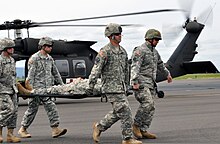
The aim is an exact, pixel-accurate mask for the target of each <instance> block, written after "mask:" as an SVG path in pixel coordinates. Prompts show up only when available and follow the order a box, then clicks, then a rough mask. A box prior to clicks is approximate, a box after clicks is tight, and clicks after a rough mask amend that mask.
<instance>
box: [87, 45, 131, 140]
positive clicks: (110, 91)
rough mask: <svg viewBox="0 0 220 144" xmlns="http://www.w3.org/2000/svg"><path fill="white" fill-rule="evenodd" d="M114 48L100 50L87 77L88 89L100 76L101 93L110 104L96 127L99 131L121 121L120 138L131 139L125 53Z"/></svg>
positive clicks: (107, 46) (108, 46)
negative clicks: (110, 108) (108, 110)
mask: <svg viewBox="0 0 220 144" xmlns="http://www.w3.org/2000/svg"><path fill="white" fill-rule="evenodd" d="M117 49H118V48H116V47H114V46H113V45H112V44H111V43H109V44H107V45H106V46H104V47H103V48H101V50H100V52H99V54H98V55H97V57H96V60H95V64H94V66H93V69H92V71H91V74H90V77H89V87H90V88H92V89H93V87H94V85H95V84H96V81H97V79H98V78H99V77H100V76H101V83H102V92H103V93H106V96H107V98H108V101H109V102H110V103H111V104H112V108H113V110H112V111H110V112H109V113H108V114H107V115H106V116H105V117H104V118H103V119H102V120H101V121H100V122H99V124H98V125H97V127H98V128H99V130H100V131H105V130H107V129H108V128H110V127H111V126H112V125H113V124H114V123H115V122H117V121H118V120H121V129H122V136H123V137H122V138H123V139H129V138H132V128H131V125H132V115H131V109H130V106H129V103H128V100H127V97H126V96H125V91H126V85H127V84H128V82H129V81H128V69H127V63H128V62H127V60H128V58H127V52H126V51H125V49H124V48H122V47H121V46H120V48H119V50H117Z"/></svg>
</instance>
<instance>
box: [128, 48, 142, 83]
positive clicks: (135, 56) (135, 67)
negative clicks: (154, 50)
mask: <svg viewBox="0 0 220 144" xmlns="http://www.w3.org/2000/svg"><path fill="white" fill-rule="evenodd" d="M131 60H132V63H131V85H134V84H138V83H139V82H138V77H139V74H140V67H141V64H142V62H143V53H142V52H141V50H140V49H139V48H138V47H136V48H135V49H134V50H133V53H132V57H131Z"/></svg>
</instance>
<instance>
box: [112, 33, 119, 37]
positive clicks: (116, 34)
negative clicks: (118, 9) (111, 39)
mask: <svg viewBox="0 0 220 144" xmlns="http://www.w3.org/2000/svg"><path fill="white" fill-rule="evenodd" d="M113 35H115V36H120V35H121V33H114V34H113Z"/></svg>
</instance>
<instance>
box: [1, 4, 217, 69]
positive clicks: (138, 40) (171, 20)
mask: <svg viewBox="0 0 220 144" xmlns="http://www.w3.org/2000/svg"><path fill="white" fill-rule="evenodd" d="M183 1H184V2H186V3H189V4H190V5H191V3H192V0H166V1H165V0H154V1H150V0H120V1H119V0H108V1H107V0H78V1H70V0H53V1H51V0H37V1H30V0H19V1H18V0H7V1H2V2H1V6H2V7H1V9H0V13H1V16H0V24H3V23H4V22H5V21H13V20H14V19H21V20H31V21H32V22H48V21H58V20H68V19H77V18H87V17H95V16H104V15H114V14H124V13H132V12H142V11H148V10H159V9H181V8H183V7H180V2H183ZM209 6H211V7H214V9H213V21H212V26H209V25H208V23H209V22H208V23H206V24H205V25H206V26H205V28H204V30H203V31H202V33H201V35H200V36H199V38H198V40H197V44H198V48H197V51H198V54H197V55H196V56H195V58H194V61H212V62H213V63H214V65H216V67H217V68H218V70H220V63H219V61H220V54H219V51H218V50H219V49H220V42H219V38H220V27H219V25H220V17H219V13H220V0H195V2H194V4H193V5H192V9H191V14H190V17H191V18H192V19H193V18H194V17H199V15H201V14H202V13H203V12H204V11H205V9H207V8H208V7H209ZM184 22H185V16H184V13H183V12H165V13H154V14H144V15H135V16H126V17H117V18H107V19H96V20H87V21H77V22H71V23H60V24H104V25H107V24H108V23H118V24H140V25H141V26H131V27H125V26H124V27H122V28H123V32H122V34H123V37H122V42H121V45H122V46H123V47H124V48H125V49H126V50H127V52H128V55H129V57H130V56H131V53H132V50H133V48H134V47H136V46H138V45H141V44H142V43H144V35H145V33H146V31H147V30H148V29H150V28H155V29H158V30H159V31H161V32H162V35H163V34H165V31H170V30H172V29H174V28H169V27H168V25H172V26H181V25H182V24H183V23H184ZM104 29H105V27H51V28H48V27H46V28H43V27H40V28H31V29H29V32H30V37H32V38H40V37H43V36H49V37H52V38H53V39H56V40H58V39H65V40H69V41H72V40H89V41H97V43H96V44H94V45H93V46H92V48H93V49H95V50H96V51H99V49H100V48H101V47H102V46H104V45H105V44H106V43H107V42H108V39H107V38H106V37H105V36H104ZM22 32H23V38H25V37H27V34H26V30H22ZM13 33H14V32H13V31H10V37H11V38H13ZM7 35H8V32H7V31H0V37H1V38H3V37H7ZM184 35H185V31H184V30H182V32H178V35H177V34H176V35H175V36H174V37H175V38H174V37H172V39H171V38H170V39H166V38H165V35H163V39H164V40H162V41H160V43H159V44H158V46H157V50H158V51H159V53H160V55H161V57H162V59H163V61H164V62H166V61H167V60H168V58H169V57H170V56H171V54H172V52H173V51H174V50H175V48H176V47H177V45H178V44H179V42H180V40H181V39H182V38H183V36H184ZM18 65H20V63H18Z"/></svg>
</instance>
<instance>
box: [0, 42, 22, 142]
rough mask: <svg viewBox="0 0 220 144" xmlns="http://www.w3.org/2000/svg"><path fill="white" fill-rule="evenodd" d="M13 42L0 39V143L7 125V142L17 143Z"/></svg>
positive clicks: (16, 99)
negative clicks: (15, 131)
mask: <svg viewBox="0 0 220 144" xmlns="http://www.w3.org/2000/svg"><path fill="white" fill-rule="evenodd" d="M14 47H15V43H14V41H13V40H11V39H9V38H4V39H0V51H1V55H0V143H2V142H3V136H2V130H3V127H5V126H7V129H8V131H7V142H8V143H18V142H20V141H21V139H20V138H18V137H16V136H15V135H14V134H13V133H14V128H16V123H17V115H18V114H17V112H18V98H17V93H18V89H17V85H16V68H15V60H14V59H13V58H12V54H13V53H14Z"/></svg>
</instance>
